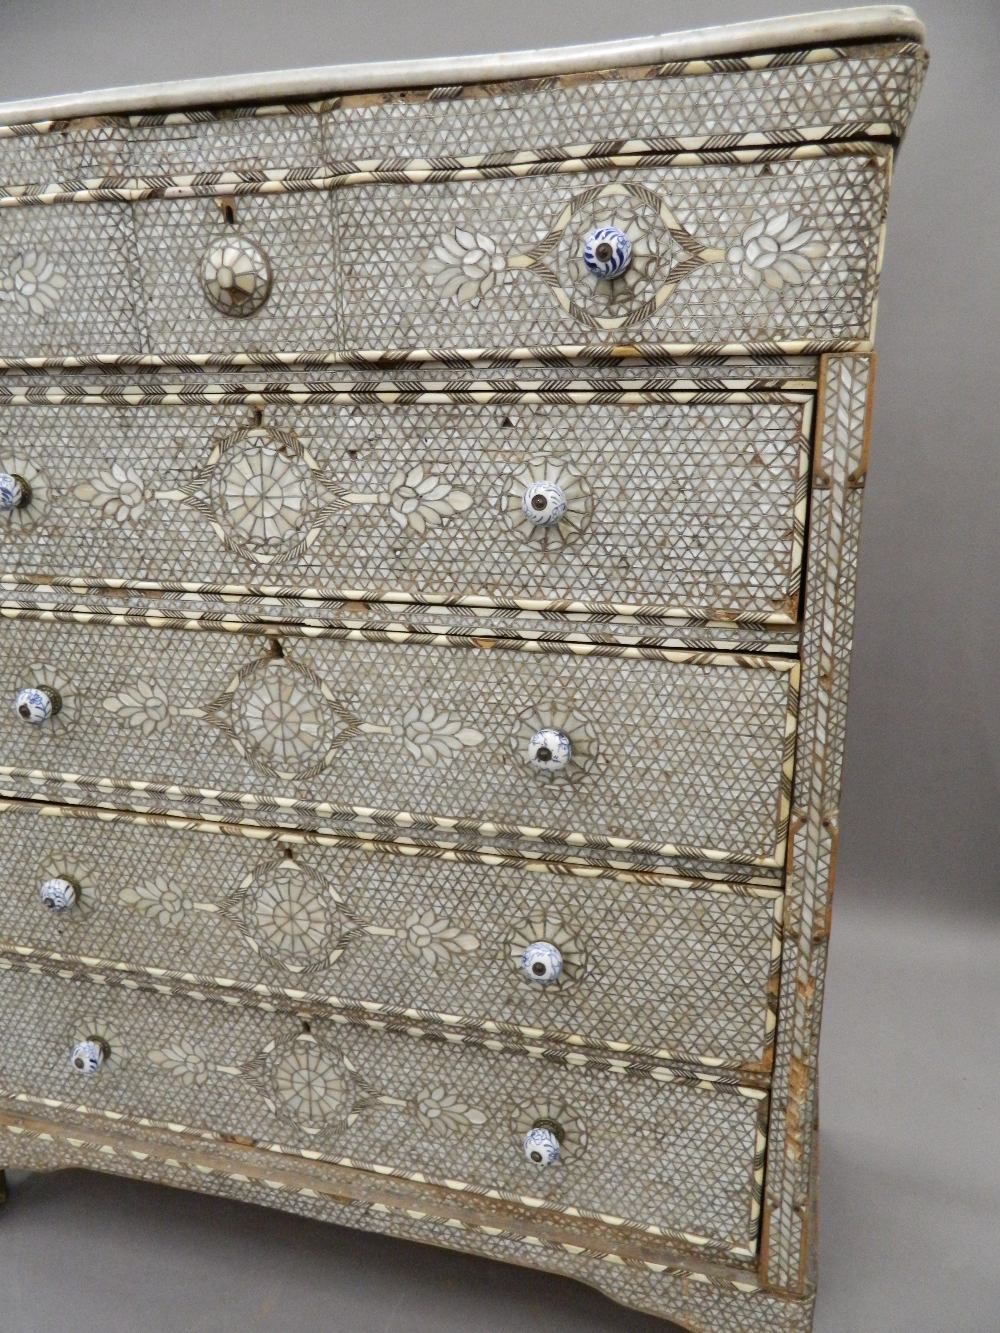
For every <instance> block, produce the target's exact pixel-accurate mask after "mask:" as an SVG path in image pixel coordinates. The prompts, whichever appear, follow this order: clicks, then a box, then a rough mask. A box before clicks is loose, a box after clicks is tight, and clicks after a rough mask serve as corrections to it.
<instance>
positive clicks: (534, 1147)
mask: <svg viewBox="0 0 1000 1333" xmlns="http://www.w3.org/2000/svg"><path fill="white" fill-rule="evenodd" d="M560 1138H561V1136H560V1134H559V1132H558V1128H557V1127H556V1126H549V1125H534V1126H532V1128H531V1129H529V1130H528V1132H527V1134H525V1136H524V1138H523V1139H522V1141H521V1144H522V1147H523V1148H524V1155H525V1157H526V1158H527V1159H528V1161H529V1162H530V1163H531V1164H532V1166H553V1165H555V1163H556V1162H558V1161H559V1158H560V1156H561V1155H562V1145H561V1143H560Z"/></svg>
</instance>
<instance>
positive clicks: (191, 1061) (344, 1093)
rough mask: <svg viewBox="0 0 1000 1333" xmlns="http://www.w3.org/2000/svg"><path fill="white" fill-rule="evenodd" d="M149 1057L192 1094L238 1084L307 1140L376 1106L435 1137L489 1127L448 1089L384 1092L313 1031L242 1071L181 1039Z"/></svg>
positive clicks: (279, 1044) (274, 1045) (270, 1048)
mask: <svg viewBox="0 0 1000 1333" xmlns="http://www.w3.org/2000/svg"><path fill="white" fill-rule="evenodd" d="M148 1058H149V1060H150V1062H151V1063H152V1064H153V1065H155V1066H156V1067H157V1068H158V1069H162V1070H164V1071H165V1072H167V1073H170V1074H173V1075H174V1076H175V1077H176V1078H179V1079H180V1080H181V1081H182V1082H183V1083H184V1084H186V1085H187V1086H188V1087H192V1086H198V1087H200V1086H202V1085H203V1084H205V1083H206V1082H208V1081H209V1079H211V1078H212V1077H214V1076H216V1075H219V1076H221V1077H223V1078H238V1079H241V1080H243V1081H245V1082H247V1083H248V1084H249V1085H250V1086H251V1087H253V1088H254V1089H255V1090H256V1091H257V1092H258V1093H259V1094H260V1095H261V1097H263V1099H264V1101H265V1102H266V1103H267V1105H268V1107H269V1108H270V1110H271V1113H272V1114H273V1115H274V1116H276V1117H278V1118H279V1119H281V1120H284V1121H285V1122H287V1123H291V1124H293V1125H294V1126H295V1127H296V1128H297V1129H299V1130H301V1131H302V1132H304V1133H306V1134H309V1135H317V1134H322V1133H329V1132H331V1131H332V1132H335V1133H337V1132H342V1131H343V1130H345V1129H349V1128H350V1127H351V1126H352V1125H353V1124H355V1122H356V1121H357V1120H358V1119H359V1117H360V1116H362V1115H364V1114H367V1113H371V1112H372V1111H374V1110H376V1109H377V1108H379V1107H386V1108H391V1109H392V1110H394V1111H396V1112H398V1113H400V1114H402V1115H406V1116H412V1117H413V1119H414V1120H416V1122H417V1123H418V1124H419V1125H420V1126H421V1128H423V1129H425V1130H428V1131H431V1132H434V1133H457V1132H460V1131H462V1130H468V1129H472V1128H479V1127H480V1126H482V1125H485V1124H486V1122H487V1117H486V1114H485V1112H483V1111H481V1110H480V1109H479V1108H478V1107H475V1106H472V1105H470V1104H469V1103H468V1102H467V1101H466V1100H465V1099H464V1098H463V1097H460V1096H458V1095H457V1094H456V1093H453V1092H449V1091H448V1090H447V1089H446V1088H440V1087H428V1088H418V1089H417V1090H416V1091H415V1092H413V1093H410V1094H408V1095H405V1096H396V1095H394V1094H393V1093H391V1092H388V1091H381V1090H380V1089H379V1088H377V1087H376V1086H374V1085H373V1084H371V1083H370V1082H368V1081H367V1079H366V1078H365V1077H363V1076H362V1074H361V1073H360V1072H359V1071H358V1070H357V1069H356V1068H355V1066H354V1065H353V1064H352V1063H351V1061H350V1060H349V1059H348V1057H347V1056H346V1055H345V1054H344V1052H343V1051H342V1050H341V1049H340V1048H339V1047H338V1046H337V1045H336V1044H335V1043H334V1042H333V1041H330V1040H328V1039H325V1038H324V1039H323V1040H320V1039H319V1038H318V1037H317V1036H315V1035H314V1034H313V1033H310V1032H303V1033H300V1034H299V1035H297V1036H295V1037H293V1038H291V1039H290V1040H286V1041H271V1042H268V1044H267V1045H266V1046H265V1047H264V1049H263V1050H262V1051H260V1052H259V1054H257V1055H255V1056H254V1057H253V1058H252V1059H250V1060H248V1061H247V1062H246V1063H245V1064H242V1065H222V1064H213V1063H212V1062H211V1061H209V1060H208V1059H207V1058H206V1057H205V1056H204V1054H203V1053H202V1052H200V1051H199V1050H197V1049H196V1048H195V1047H194V1046H192V1045H191V1043H190V1042H188V1041H184V1040H181V1041H177V1042H173V1043H172V1044H171V1045H169V1046H164V1047H162V1048H161V1049H159V1050H155V1051H152V1052H150V1054H149V1057H148Z"/></svg>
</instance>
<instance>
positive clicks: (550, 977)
mask: <svg viewBox="0 0 1000 1333" xmlns="http://www.w3.org/2000/svg"><path fill="white" fill-rule="evenodd" d="M521 973H522V975H523V976H524V977H525V978H526V979H527V980H528V981H533V982H534V983H535V985H536V986H551V985H553V984H554V983H555V982H557V981H558V980H559V978H560V977H561V976H562V974H563V956H562V954H561V953H560V952H559V950H558V949H557V948H556V946H555V945H554V944H550V943H549V942H548V940H535V941H534V943H533V944H529V945H528V947H527V948H526V949H525V951H524V953H522V954H521Z"/></svg>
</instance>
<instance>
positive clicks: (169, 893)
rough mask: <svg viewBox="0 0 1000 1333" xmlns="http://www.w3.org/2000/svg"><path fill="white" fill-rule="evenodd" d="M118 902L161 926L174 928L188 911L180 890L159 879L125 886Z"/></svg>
mask: <svg viewBox="0 0 1000 1333" xmlns="http://www.w3.org/2000/svg"><path fill="white" fill-rule="evenodd" d="M118 900H119V902H121V903H124V905H125V906H126V907H134V908H136V909H137V910H138V911H140V912H142V913H143V915H145V916H149V917H152V919H153V920H154V921H156V922H157V923H158V924H159V925H161V926H173V927H175V928H176V927H177V926H179V925H180V924H181V923H182V922H183V920H184V917H185V915H186V913H187V911H188V902H187V900H186V898H185V897H184V895H183V894H182V893H181V892H180V890H179V889H177V888H175V887H174V885H173V884H171V883H169V882H168V881H167V880H165V879H160V878H154V879H151V880H149V881H148V883H145V884H140V885H137V886H131V885H129V886H127V887H126V888H124V889H122V890H121V892H120V893H119V895H118Z"/></svg>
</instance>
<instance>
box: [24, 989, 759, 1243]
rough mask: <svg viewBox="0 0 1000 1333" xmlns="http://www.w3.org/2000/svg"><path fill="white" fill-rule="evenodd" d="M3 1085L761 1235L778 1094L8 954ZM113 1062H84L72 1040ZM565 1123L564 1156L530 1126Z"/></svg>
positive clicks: (480, 1187) (93, 1107)
mask: <svg viewBox="0 0 1000 1333" xmlns="http://www.w3.org/2000/svg"><path fill="white" fill-rule="evenodd" d="M0 998H2V1002H3V1005H4V1011H5V1013H7V1014H8V1015H10V1016H11V1017H10V1019H9V1023H8V1029H7V1037H6V1040H5V1042H4V1046H3V1048H2V1050H0V1090H2V1092H3V1094H5V1095H6V1096H7V1097H9V1098H17V1099H18V1100H19V1103H20V1105H21V1108H22V1109H23V1110H24V1112H25V1113H26V1114H31V1113H32V1109H34V1112H35V1113H36V1114H37V1113H39V1112H42V1113H44V1112H43V1105H44V1101H45V1100H48V1101H52V1102H56V1103H58V1104H60V1105H62V1106H64V1107H67V1108H74V1107H75V1108H78V1109H81V1110H82V1109H84V1108H86V1109H89V1110H90V1111H93V1112H94V1113H95V1114H96V1115H98V1116H102V1115H107V1114H108V1113H110V1115H111V1116H112V1117H114V1118H115V1119H117V1118H118V1117H120V1116H123V1115H124V1116H126V1117H128V1118H129V1119H130V1120H131V1121H132V1122H133V1123H134V1122H135V1121H136V1120H137V1119H142V1118H145V1119H149V1120H151V1121H153V1122H155V1124H157V1125H158V1126H159V1127H161V1128H168V1127H171V1128H177V1129H179V1130H182V1129H184V1128H187V1129H188V1132H189V1133H190V1132H198V1133H203V1134H204V1135H205V1137H206V1139H207V1140H209V1141H212V1140H218V1139H219V1138H228V1137H231V1136H234V1135H235V1136H239V1137H240V1138H241V1139H243V1140H248V1139H249V1140H251V1141H254V1142H257V1143H260V1144H264V1145H282V1147H283V1149H284V1150H287V1151H297V1152H306V1153H309V1154H317V1155H319V1156H321V1157H324V1158H328V1159H329V1160H331V1161H333V1162H335V1163H338V1164H340V1165H343V1166H353V1167H357V1168H359V1169H362V1170H373V1169H380V1170H382V1171H384V1173H385V1174H387V1175H399V1176H401V1177H404V1178H409V1179H417V1180H427V1181H430V1182H431V1183H436V1184H447V1185H448V1186H449V1187H450V1188H453V1189H456V1190H458V1191H460V1192H468V1193H470V1194H482V1195H485V1196H493V1197H504V1196H507V1197H510V1196H514V1197H515V1198H520V1199H522V1200H524V1201H530V1200H534V1201H535V1206H537V1207H538V1209H539V1210H540V1211H542V1212H565V1211H567V1210H574V1211H576V1210H578V1211H579V1212H580V1213H582V1214H584V1215H594V1214H597V1215H605V1216H614V1217H616V1218H618V1219H620V1224H621V1225H622V1226H623V1227H629V1226H632V1227H636V1228H640V1229H642V1230H644V1231H648V1232H651V1233H652V1234H657V1235H668V1234H669V1235H676V1236H677V1238H678V1239H679V1240H682V1241H686V1243H688V1244H695V1245H698V1246H699V1248H701V1249H703V1251H704V1252H706V1253H711V1252H712V1251H715V1252H717V1253H718V1252H726V1251H728V1252H731V1253H734V1254H736V1255H738V1256H744V1257H747V1256H749V1255H750V1254H752V1253H753V1252H755V1250H756V1236H757V1225H758V1183H759V1182H758V1169H759V1152H760V1148H761V1145H762V1137H761V1136H762V1131H763V1129H764V1128H765V1125H766V1119H765V1113H766V1097H765V1094H764V1093H762V1092H759V1091H756V1090H749V1089H746V1090H744V1089H739V1088H734V1087H729V1088H723V1087H721V1086H715V1087H706V1086H703V1085H697V1084H688V1083H683V1082H674V1081H671V1080H670V1079H669V1077H668V1079H667V1081H664V1080H663V1079H662V1078H658V1077H646V1078H633V1079H627V1078H625V1077H623V1076H622V1075H621V1074H619V1073H616V1072H613V1071H612V1070H610V1069H605V1070H600V1069H596V1068H595V1069H587V1070H580V1069H574V1068H572V1067H571V1066H570V1065H561V1064H560V1063H557V1062H553V1061H548V1062H544V1063H543V1062H542V1061H539V1060H537V1059H531V1058H529V1057H528V1056H510V1055H509V1054H506V1053H504V1052H503V1051H488V1050H486V1049H483V1048H476V1047H472V1046H463V1045H458V1044H450V1043H447V1042H430V1041H426V1040H417V1039H414V1038H410V1037H405V1036H386V1035H384V1034H381V1033H379V1032H376V1031H372V1030H371V1029H369V1028H367V1027H361V1026H357V1025H355V1024H351V1023H328V1022H317V1021H313V1022H312V1023H311V1024H310V1025H308V1030H303V1027H302V1025H301V1024H300V1023H298V1022H296V1021H295V1020H294V1019H293V1018H292V1017H290V1016H283V1015H268V1014H265V1013H262V1012H259V1011H255V1010H248V1009H242V1010H237V1011H234V1010H233V1009H232V1008H229V1009H227V1008H226V1006H225V1005H223V1004H218V1003H214V1004H213V1003H207V1004H206V1003H197V1002H192V1001H190V1000H187V999H177V998H173V997H168V996H161V995H153V994H150V993H148V992H145V991H131V992H130V991H128V990H121V989H118V988H112V987H108V986H99V985H95V984H88V983H84V984H82V985H78V986H75V987H67V986H66V985H65V983H64V982H63V981H61V980H60V979H58V978H57V977H48V976H33V975H28V974H27V973H24V972H21V971H19V970H3V969H0ZM81 1042H90V1043H91V1044H96V1045H97V1046H98V1047H99V1048H100V1050H101V1052H102V1055H101V1057H100V1061H101V1063H100V1067H99V1069H97V1071H96V1072H94V1073H93V1074H91V1075H89V1076H86V1075H82V1074H81V1073H79V1072H78V1070H77V1069H76V1068H74V1064H73V1060H72V1059H71V1055H72V1054H73V1052H74V1051H75V1049H76V1047H77V1044H78V1043H81ZM537 1122H544V1123H549V1124H552V1125H555V1126H557V1127H558V1132H559V1135H560V1136H561V1145H560V1146H561V1152H560V1155H559V1158H558V1160H557V1161H556V1162H554V1163H553V1164H552V1165H551V1167H546V1166H540V1165H538V1164H536V1163H535V1162H533V1161H531V1160H529V1159H528V1157H527V1155H526V1152H525V1149H524V1146H523V1139H524V1137H525V1135H526V1134H527V1133H528V1132H529V1131H530V1130H531V1129H532V1128H533V1127H534V1126H535V1125H536V1123H537Z"/></svg>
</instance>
